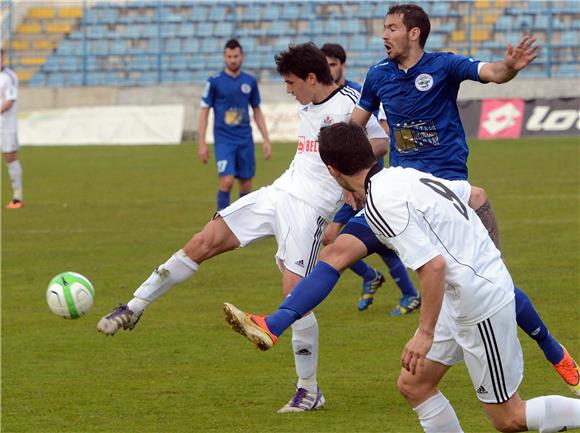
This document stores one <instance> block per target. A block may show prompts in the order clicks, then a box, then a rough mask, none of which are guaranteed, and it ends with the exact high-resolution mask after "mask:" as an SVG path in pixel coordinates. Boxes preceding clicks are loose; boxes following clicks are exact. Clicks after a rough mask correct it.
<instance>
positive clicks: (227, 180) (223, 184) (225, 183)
mask: <svg viewBox="0 0 580 433" xmlns="http://www.w3.org/2000/svg"><path fill="white" fill-rule="evenodd" d="M233 186H234V178H233V176H220V189H221V190H222V191H231V190H232V187H233Z"/></svg>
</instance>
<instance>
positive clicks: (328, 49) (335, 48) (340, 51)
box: [320, 44, 346, 63]
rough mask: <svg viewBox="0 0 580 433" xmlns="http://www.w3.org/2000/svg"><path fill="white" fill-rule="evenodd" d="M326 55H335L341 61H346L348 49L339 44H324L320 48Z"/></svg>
mask: <svg viewBox="0 0 580 433" xmlns="http://www.w3.org/2000/svg"><path fill="white" fill-rule="evenodd" d="M320 51H322V52H323V53H324V55H325V56H326V57H334V58H335V59H338V60H340V63H346V51H344V48H342V45H339V44H324V45H323V46H322V48H321V49H320Z"/></svg>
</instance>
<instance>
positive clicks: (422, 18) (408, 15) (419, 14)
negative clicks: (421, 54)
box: [387, 4, 431, 48]
mask: <svg viewBox="0 0 580 433" xmlns="http://www.w3.org/2000/svg"><path fill="white" fill-rule="evenodd" d="M387 15H403V24H405V28H406V29H407V31H410V30H411V29H412V28H414V27H418V28H419V30H420V31H421V35H420V36H419V44H420V45H421V48H425V43H426V42H427V38H428V37H429V32H430V31H431V22H430V21H429V15H427V12H425V11H424V10H423V8H421V7H420V6H417V5H414V4H399V5H393V6H391V7H390V8H389V11H388V12H387Z"/></svg>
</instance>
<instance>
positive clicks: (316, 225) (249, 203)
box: [218, 186, 327, 277]
mask: <svg viewBox="0 0 580 433" xmlns="http://www.w3.org/2000/svg"><path fill="white" fill-rule="evenodd" d="M218 214H219V215H220V216H221V217H222V218H223V219H224V221H225V223H226V224H227V226H228V227H229V228H230V230H231V231H232V232H233V233H234V234H235V235H236V237H237V238H238V240H239V241H240V247H245V246H246V245H248V244H250V243H252V242H254V241H255V240H258V239H261V238H265V237H269V236H275V237H276V241H277V243H278V250H277V251H276V263H277V264H278V267H279V268H280V270H282V269H283V267H282V265H283V266H284V267H285V268H286V269H288V270H289V271H291V272H293V273H295V274H297V275H300V276H301V277H305V276H306V275H308V274H309V273H310V271H311V270H312V268H313V267H314V265H315V264H316V261H317V259H318V253H319V252H320V247H321V240H322V233H323V232H324V229H325V228H326V225H327V221H326V220H325V219H324V218H323V217H322V216H321V215H320V213H319V212H317V211H316V210H315V209H314V208H313V207H312V206H310V205H309V204H307V203H305V202H303V201H301V200H299V199H297V198H296V197H294V196H292V195H290V194H289V193H287V192H286V191H283V190H281V189H278V188H274V187H272V186H267V187H264V188H260V189H259V190H258V191H254V192H252V193H250V194H248V195H245V196H243V197H242V198H240V199H238V200H236V201H235V202H234V203H232V204H231V205H230V206H228V207H227V208H225V209H222V210H221V211H219V212H218Z"/></svg>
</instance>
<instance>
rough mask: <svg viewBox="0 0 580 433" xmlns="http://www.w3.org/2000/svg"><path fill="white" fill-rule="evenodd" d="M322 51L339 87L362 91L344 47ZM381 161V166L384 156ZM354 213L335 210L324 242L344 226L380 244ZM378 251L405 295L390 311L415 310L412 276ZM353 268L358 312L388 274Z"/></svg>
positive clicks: (393, 258)
mask: <svg viewBox="0 0 580 433" xmlns="http://www.w3.org/2000/svg"><path fill="white" fill-rule="evenodd" d="M320 51H322V52H323V53H324V55H325V56H326V60H327V62H328V66H329V68H330V74H331V75H332V79H333V80H334V82H335V83H336V84H338V85H339V86H346V87H349V88H351V89H354V90H356V91H357V92H358V93H360V91H361V89H362V86H361V85H360V84H358V83H356V82H354V81H350V80H347V79H346V78H345V76H344V75H345V69H346V52H345V50H344V48H343V47H342V46H341V45H340V44H333V43H327V44H324V45H323V46H322V48H321V49H320ZM375 117H377V120H380V119H379V116H378V111H377V112H376V113H375ZM379 163H380V164H381V166H382V164H383V159H382V158H381V159H380V161H379ZM355 214H357V211H356V210H355V209H353V208H352V206H350V205H349V204H348V203H345V204H344V206H343V207H342V208H340V210H339V211H338V212H337V213H336V215H335V216H334V219H333V220H332V222H331V223H330V224H328V227H326V230H325V231H324V235H323V236H322V243H323V244H324V245H330V244H331V243H333V242H334V241H335V240H336V238H337V237H338V236H339V234H340V233H341V230H343V227H344V230H343V231H342V233H344V234H351V235H352V236H354V237H356V238H357V239H359V240H362V239H368V241H366V242H367V243H368V242H373V243H375V244H379V243H378V242H375V241H374V240H373V239H372V238H373V237H374V235H373V234H372V232H371V230H370V228H369V227H368V225H367V223H366V220H365V218H364V215H363V214H362V213H361V214H360V215H358V216H356V217H355ZM353 217H355V218H353ZM367 250H368V251H371V252H372V250H373V249H372V248H369V247H368V246H367ZM378 250H380V254H379V255H380V257H381V259H382V260H383V262H385V264H386V265H387V267H388V268H389V272H390V274H391V277H392V278H393V280H394V281H395V283H396V284H397V286H398V287H399V289H400V290H401V294H402V296H401V300H400V301H399V304H398V305H397V306H396V307H395V308H394V309H393V310H391V312H390V314H391V315H393V316H402V315H404V314H408V313H411V312H413V311H414V310H416V309H417V308H419V306H420V305H421V297H420V296H419V295H418V294H417V290H416V289H415V286H414V285H413V282H412V281H411V279H410V278H409V274H408V272H407V269H406V268H405V266H404V265H403V263H402V262H401V260H399V258H398V257H397V255H396V254H395V252H394V251H392V250H389V249H388V248H384V247H383V246H380V247H379V248H378ZM378 250H377V252H378ZM368 251H367V253H368ZM350 270H351V271H353V272H354V273H356V274H357V275H359V276H360V277H361V278H362V279H363V284H362V293H361V296H360V300H359V303H358V309H359V311H364V310H366V309H367V308H368V307H369V305H371V304H372V303H373V300H374V295H375V292H376V291H377V289H378V288H379V287H380V286H381V285H382V284H383V282H384V281H385V277H384V275H383V274H382V273H381V272H380V271H378V270H376V269H373V268H372V267H371V266H369V265H368V264H367V263H366V262H365V261H364V260H358V261H356V262H355V263H354V264H352V265H351V266H350Z"/></svg>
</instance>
